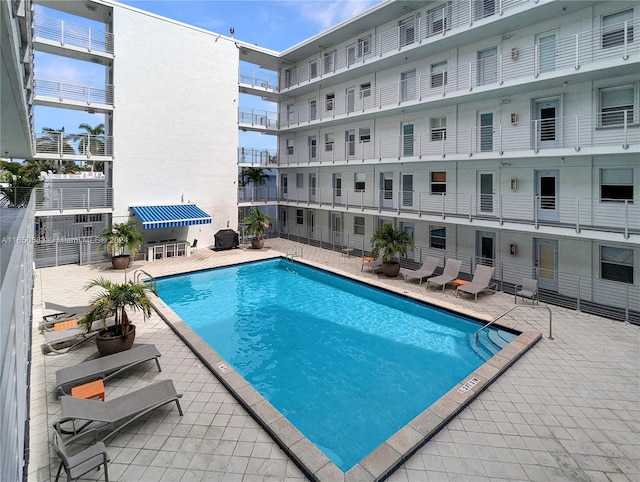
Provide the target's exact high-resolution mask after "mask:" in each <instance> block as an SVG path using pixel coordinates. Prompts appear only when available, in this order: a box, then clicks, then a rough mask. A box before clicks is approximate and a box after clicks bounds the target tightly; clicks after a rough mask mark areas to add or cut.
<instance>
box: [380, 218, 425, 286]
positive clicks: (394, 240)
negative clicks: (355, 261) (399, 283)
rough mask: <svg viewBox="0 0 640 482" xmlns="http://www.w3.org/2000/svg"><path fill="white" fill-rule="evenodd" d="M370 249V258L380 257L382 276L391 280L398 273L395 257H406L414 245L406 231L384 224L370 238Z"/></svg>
mask: <svg viewBox="0 0 640 482" xmlns="http://www.w3.org/2000/svg"><path fill="white" fill-rule="evenodd" d="M371 247H372V248H373V252H372V256H374V257H375V258H377V257H378V256H379V255H382V272H383V273H384V275H385V276H388V277H390V278H393V277H396V276H398V274H399V273H400V260H399V259H398V258H397V256H398V255H400V256H407V251H408V249H409V248H414V247H415V243H414V242H413V239H412V238H411V235H410V234H409V233H408V232H407V231H404V230H402V229H396V228H394V227H393V225H392V224H385V225H384V226H382V227H380V228H378V229H377V231H376V232H375V233H373V236H371Z"/></svg>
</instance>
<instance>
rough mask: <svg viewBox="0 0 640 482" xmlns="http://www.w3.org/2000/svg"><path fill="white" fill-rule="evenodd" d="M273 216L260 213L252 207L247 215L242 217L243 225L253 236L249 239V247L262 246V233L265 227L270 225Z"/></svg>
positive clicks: (264, 231) (267, 227)
mask: <svg viewBox="0 0 640 482" xmlns="http://www.w3.org/2000/svg"><path fill="white" fill-rule="evenodd" d="M272 220H273V217H271V216H269V215H268V214H264V213H261V212H260V210H259V209H258V208H253V209H252V210H251V211H250V213H249V216H247V217H246V218H245V219H244V225H245V226H246V227H247V232H248V233H249V234H251V235H253V236H255V238H254V239H252V240H251V247H252V248H253V249H262V247H263V246H264V235H265V233H266V232H267V229H269V228H270V227H271V221H272Z"/></svg>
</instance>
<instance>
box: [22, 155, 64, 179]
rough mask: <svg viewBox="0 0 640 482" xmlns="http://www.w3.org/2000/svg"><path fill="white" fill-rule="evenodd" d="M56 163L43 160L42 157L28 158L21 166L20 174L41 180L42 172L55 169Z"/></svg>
mask: <svg viewBox="0 0 640 482" xmlns="http://www.w3.org/2000/svg"><path fill="white" fill-rule="evenodd" d="M55 170H56V165H55V162H54V161H43V160H40V159H27V160H26V161H25V162H24V164H23V165H22V167H21V168H20V171H19V174H20V175H21V176H22V177H25V178H27V179H30V180H33V181H39V180H40V173H41V172H48V171H55Z"/></svg>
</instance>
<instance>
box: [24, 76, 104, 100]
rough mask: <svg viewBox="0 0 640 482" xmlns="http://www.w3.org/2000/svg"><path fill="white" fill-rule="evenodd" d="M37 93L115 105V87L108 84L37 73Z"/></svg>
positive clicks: (64, 98)
mask: <svg viewBox="0 0 640 482" xmlns="http://www.w3.org/2000/svg"><path fill="white" fill-rule="evenodd" d="M35 88H36V95H41V96H45V97H55V98H57V99H58V100H59V101H60V102H62V101H65V100H67V101H69V100H70V101H80V102H86V104H87V105H91V104H108V105H113V102H114V87H113V85H111V84H107V85H106V86H102V87H94V86H92V85H87V84H81V83H79V82H78V81H75V80H65V79H60V78H56V77H51V76H44V75H37V76H36V78H35Z"/></svg>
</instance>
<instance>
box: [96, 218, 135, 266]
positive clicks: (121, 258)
mask: <svg viewBox="0 0 640 482" xmlns="http://www.w3.org/2000/svg"><path fill="white" fill-rule="evenodd" d="M143 242H144V236H143V235H142V233H141V232H140V231H138V227H137V225H136V222H135V221H133V220H132V221H129V222H127V223H115V224H111V225H110V226H106V227H105V228H104V229H103V230H102V234H101V236H100V244H99V246H98V247H99V249H100V250H106V251H107V253H109V255H110V256H111V265H112V266H113V268H114V269H125V268H128V267H129V263H130V262H131V256H133V257H134V258H135V256H136V254H138V249H139V248H140V246H142V243H143ZM125 250H129V253H130V254H125Z"/></svg>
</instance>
